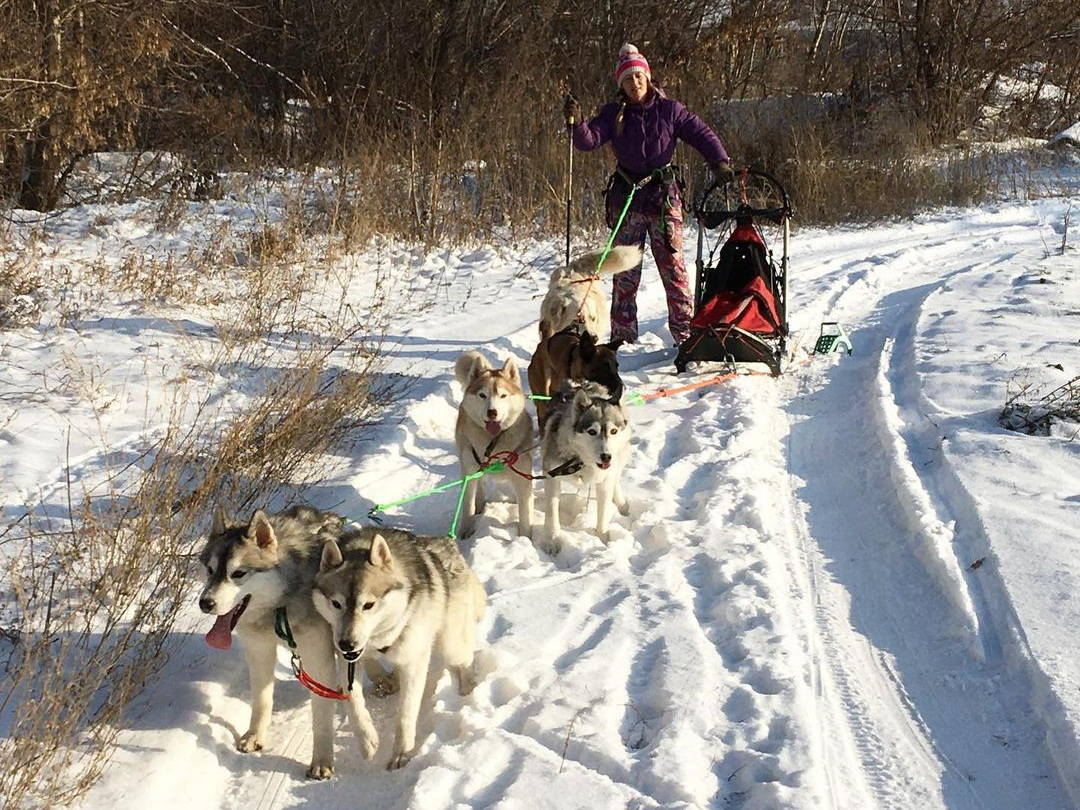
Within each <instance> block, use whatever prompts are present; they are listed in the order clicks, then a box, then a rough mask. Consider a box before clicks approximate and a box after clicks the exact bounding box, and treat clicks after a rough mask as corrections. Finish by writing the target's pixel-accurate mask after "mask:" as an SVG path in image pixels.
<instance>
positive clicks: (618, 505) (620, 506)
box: [615, 501, 630, 517]
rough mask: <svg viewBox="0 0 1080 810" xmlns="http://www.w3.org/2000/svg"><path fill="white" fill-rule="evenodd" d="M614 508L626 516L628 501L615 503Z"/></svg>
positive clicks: (628, 508)
mask: <svg viewBox="0 0 1080 810" xmlns="http://www.w3.org/2000/svg"><path fill="white" fill-rule="evenodd" d="M615 508H616V509H618V510H619V514H620V515H622V516H623V517H627V516H628V515H629V514H630V501H623V502H622V503H616V504H615Z"/></svg>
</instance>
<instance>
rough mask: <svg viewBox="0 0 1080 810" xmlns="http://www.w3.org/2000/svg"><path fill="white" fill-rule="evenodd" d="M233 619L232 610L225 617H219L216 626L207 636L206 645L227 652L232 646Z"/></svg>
mask: <svg viewBox="0 0 1080 810" xmlns="http://www.w3.org/2000/svg"><path fill="white" fill-rule="evenodd" d="M232 618H233V612H232V611H231V610H230V611H229V612H228V613H226V614H225V615H223V616H218V617H217V620H216V621H215V622H214V626H213V627H211V628H210V632H209V633H207V634H206V643H207V644H209V645H210V646H211V647H213V648H214V649H215V650H227V649H229V647H231V646H232Z"/></svg>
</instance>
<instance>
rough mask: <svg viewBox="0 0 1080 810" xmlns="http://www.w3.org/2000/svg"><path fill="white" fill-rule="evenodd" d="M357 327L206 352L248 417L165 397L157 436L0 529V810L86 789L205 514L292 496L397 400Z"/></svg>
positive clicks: (168, 621)
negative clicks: (285, 344) (246, 396)
mask: <svg viewBox="0 0 1080 810" xmlns="http://www.w3.org/2000/svg"><path fill="white" fill-rule="evenodd" d="M361 326H362V325H361V324H354V325H353V326H350V327H342V328H341V329H340V330H339V334H338V336H337V337H333V338H327V339H319V340H314V341H313V340H312V338H311V336H300V335H298V336H297V337H296V339H295V341H294V343H293V344H292V351H291V352H289V351H285V352H283V351H282V349H281V348H280V345H279V346H278V347H277V349H276V351H274V352H273V353H271V352H270V351H269V350H267V349H266V347H265V345H263V344H262V343H261V342H260V343H259V344H256V343H255V342H247V343H244V344H240V345H239V346H238V348H236V349H229V348H228V347H225V348H221V349H219V350H218V352H217V354H216V355H215V356H213V357H211V358H208V359H207V361H206V362H207V363H208V365H210V366H211V367H213V368H215V369H230V368H242V369H243V374H244V379H245V384H246V385H247V386H248V387H249V389H254V390H252V395H251V397H252V398H251V404H250V406H249V407H247V408H245V409H244V410H243V411H242V412H240V413H221V412H219V411H218V410H217V409H218V408H219V406H218V405H216V404H215V403H214V400H213V398H208V399H206V400H205V401H203V402H201V403H191V402H187V401H184V400H182V399H177V400H176V401H175V402H173V404H172V407H171V417H170V418H169V420H168V426H167V427H166V428H165V429H164V430H163V432H161V433H160V434H159V435H158V436H157V438H156V439H153V440H150V439H148V440H147V441H146V443H145V444H144V446H142V447H140V448H137V449H134V450H131V451H126V455H123V456H120V457H118V458H117V460H116V462H115V467H114V468H113V469H111V470H109V471H108V472H107V474H106V475H105V476H104V480H103V481H101V482H99V483H98V484H97V485H96V486H93V485H91V486H90V487H89V488H87V489H85V490H82V491H80V490H78V489H76V487H75V486H74V485H72V484H71V483H70V482H69V484H68V486H67V488H66V491H64V490H63V489H61V490H60V491H59V492H58V495H57V496H56V497H58V498H59V499H60V500H61V503H51V502H46V503H42V504H37V505H29V506H28V508H27V510H26V512H25V513H24V514H23V516H22V517H21V518H19V519H18V520H16V521H14V522H13V523H11V524H9V525H8V526H6V527H4V528H3V529H2V530H0V544H3V545H4V546H5V551H7V554H6V557H5V563H4V570H3V577H4V588H3V590H2V593H3V594H4V598H3V601H2V602H0V626H2V627H3V639H0V659H2V662H3V663H2V665H3V667H4V671H5V674H6V676H7V677H6V678H5V680H4V684H3V686H0V712H2V713H4V715H5V717H6V718H9V720H8V722H7V728H6V735H5V736H4V738H3V739H0V756H2V757H3V758H4V761H5V763H6V765H7V766H6V767H5V768H4V769H3V771H2V772H0V807H2V808H4V810H8V809H9V808H10V809H11V810H14V808H21V807H25V806H46V805H56V804H63V803H70V802H72V801H74V800H75V799H77V798H78V797H79V796H80V795H81V794H82V793H83V792H84V791H85V790H86V789H87V788H88V787H89V786H90V785H91V784H93V782H94V780H95V779H96V778H97V776H98V775H99V773H100V771H101V769H102V768H103V766H104V764H105V762H106V760H107V758H108V754H109V751H110V749H111V746H112V745H113V743H114V742H115V739H116V735H117V733H118V732H119V730H120V729H122V728H123V725H124V722H125V717H126V711H127V710H128V708H129V707H130V706H131V703H132V701H133V700H134V699H135V698H136V697H137V696H138V695H139V694H140V692H141V691H142V690H143V689H144V688H145V686H146V684H147V683H148V682H149V681H150V680H151V679H152V678H153V677H154V675H155V673H156V672H157V671H158V670H159V668H160V667H161V665H162V663H163V662H164V657H165V655H166V653H167V651H168V647H169V643H170V630H171V628H172V626H173V622H174V621H175V619H176V617H177V614H178V612H179V611H180V609H181V607H182V606H183V604H184V600H185V599H186V598H188V597H189V595H190V590H191V585H192V582H191V577H190V575H191V570H190V568H191V566H190V560H191V557H192V553H193V550H194V544H195V543H196V542H197V541H198V538H199V533H200V531H202V530H203V528H204V524H205V521H206V518H207V516H208V515H209V514H210V513H211V510H212V507H213V506H214V505H215V504H217V503H225V504H228V505H229V506H230V507H231V508H233V509H236V510H243V509H250V508H252V507H253V505H255V504H259V505H262V504H264V503H265V502H266V501H267V500H268V499H269V498H270V497H272V496H274V495H276V494H279V493H280V492H281V491H282V490H283V489H285V490H286V491H289V492H297V493H302V491H303V488H304V486H305V485H306V484H309V483H314V482H316V481H318V480H320V479H321V478H322V476H323V475H324V472H325V470H324V467H323V465H324V464H325V463H328V460H329V459H330V458H331V457H330V456H329V455H328V453H329V452H331V451H333V450H336V449H341V448H343V447H347V446H348V445H349V444H350V443H351V442H353V441H356V440H359V439H361V438H362V437H363V435H364V429H365V428H366V427H367V426H369V425H371V424H373V423H374V421H375V420H376V419H377V418H378V417H379V415H380V414H381V413H382V411H383V409H384V408H385V407H386V406H387V405H388V404H389V403H390V402H391V401H393V400H394V399H395V398H396V397H397V396H399V395H400V390H398V389H396V388H395V387H394V386H392V385H389V384H386V383H385V382H383V381H382V378H381V377H380V376H379V368H380V364H381V359H380V354H379V351H378V347H377V346H370V345H365V344H364V343H363V342H361V341H360V340H358V338H357V336H358V335H359V334H362V333H364V332H365V331H366V326H367V325H366V324H363V327H365V329H364V330H362V328H361ZM275 342H276V343H278V344H280V343H281V337H280V336H279V335H275ZM219 345H221V344H219ZM257 346H258V347H257ZM283 354H284V355H285V356H290V357H291V358H292V360H291V361H290V362H289V363H288V365H286V366H280V362H281V357H282V355H283ZM58 513H60V514H62V515H63V516H62V517H59V518H58V517H51V516H50V515H56V514H58Z"/></svg>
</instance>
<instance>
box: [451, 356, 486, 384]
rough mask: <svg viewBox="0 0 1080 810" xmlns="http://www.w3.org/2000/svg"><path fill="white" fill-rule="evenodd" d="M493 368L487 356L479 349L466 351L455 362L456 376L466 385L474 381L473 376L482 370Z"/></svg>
mask: <svg viewBox="0 0 1080 810" xmlns="http://www.w3.org/2000/svg"><path fill="white" fill-rule="evenodd" d="M489 368H491V366H490V365H489V364H488V361H487V358H485V357H484V355H482V354H480V352H477V351H471V352H465V354H463V355H461V357H459V358H458V359H457V362H456V363H454V376H455V377H456V378H457V381H458V382H459V383H461V384H462V385H464V386H467V385H468V384H469V383H471V382H472V380H473V377H475V376H476V375H477V374H479V373H480V372H481V371H484V370H486V369H489Z"/></svg>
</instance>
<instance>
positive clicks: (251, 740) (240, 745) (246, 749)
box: [236, 731, 263, 754]
mask: <svg viewBox="0 0 1080 810" xmlns="http://www.w3.org/2000/svg"><path fill="white" fill-rule="evenodd" d="M262 747H263V746H262V740H260V739H259V735H258V734H256V733H255V732H254V731H249V732H247V733H246V734H244V736H243V737H241V738H240V739H239V740H237V741H236V750H237V751H240V752H242V753H244V754H253V753H255V752H256V751H262Z"/></svg>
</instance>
